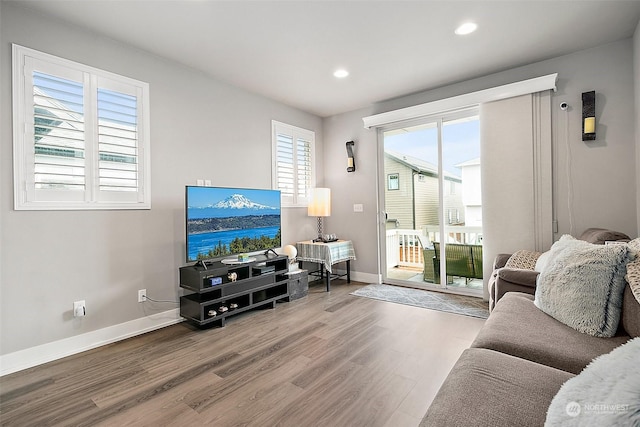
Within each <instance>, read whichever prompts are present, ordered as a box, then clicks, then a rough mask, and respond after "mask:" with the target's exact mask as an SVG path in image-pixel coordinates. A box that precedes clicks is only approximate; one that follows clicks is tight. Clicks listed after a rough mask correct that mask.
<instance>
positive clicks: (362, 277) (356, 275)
mask: <svg viewBox="0 0 640 427" xmlns="http://www.w3.org/2000/svg"><path fill="white" fill-rule="evenodd" d="M333 272H334V273H336V274H347V270H340V269H335V270H333ZM342 279H346V277H342ZM351 280H354V281H356V282H363V283H367V284H369V283H382V275H380V274H371V273H361V272H359V271H352V272H351Z"/></svg>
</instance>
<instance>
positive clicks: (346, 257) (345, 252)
mask: <svg viewBox="0 0 640 427" xmlns="http://www.w3.org/2000/svg"><path fill="white" fill-rule="evenodd" d="M296 248H297V250H298V256H297V259H298V262H302V261H307V262H314V263H317V264H320V277H321V278H324V269H325V268H326V270H327V276H326V280H327V292H329V291H330V290H331V278H332V276H333V278H337V277H343V276H347V283H351V260H355V259H356V253H355V251H354V249H353V243H352V242H351V240H338V241H335V242H329V243H323V242H313V241H311V240H307V241H304V242H298V243H296ZM339 262H346V264H347V273H346V274H333V273H332V271H331V270H332V267H333V265H334V264H337V263H339Z"/></svg>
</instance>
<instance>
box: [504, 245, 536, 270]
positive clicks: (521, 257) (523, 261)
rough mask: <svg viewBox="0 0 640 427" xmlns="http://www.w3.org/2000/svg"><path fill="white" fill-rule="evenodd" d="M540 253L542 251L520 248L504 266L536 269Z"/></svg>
mask: <svg viewBox="0 0 640 427" xmlns="http://www.w3.org/2000/svg"><path fill="white" fill-rule="evenodd" d="M540 255H542V253H541V252H535V251H527V250H520V251H517V252H515V253H514V254H513V255H511V256H510V257H509V259H508V260H507V263H506V264H505V265H504V266H505V267H508V268H519V269H521V270H534V269H535V268H536V261H537V260H538V257H540Z"/></svg>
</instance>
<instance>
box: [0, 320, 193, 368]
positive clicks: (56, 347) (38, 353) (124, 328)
mask: <svg viewBox="0 0 640 427" xmlns="http://www.w3.org/2000/svg"><path fill="white" fill-rule="evenodd" d="M183 320H184V319H183V318H182V317H180V310H179V309H177V308H176V309H173V310H168V311H163V312H162V313H156V314H152V315H149V316H146V317H141V318H139V319H135V320H131V321H129V322H125V323H120V324H119V325H114V326H109V327H107V328H103V329H98V330H97V331H92V332H87V333H85V334H81V335H76V336H74V337H70V338H65V339H62V340H59V341H54V342H51V343H47V344H42V345H39V346H36V347H31V348H27V349H24V350H19V351H16V352H13V353H9V354H4V355H2V356H0V376H2V375H8V374H11V373H14V372H18V371H22V370H23V369H28V368H31V367H34V366H37V365H42V364H43V363H47V362H51V361H53V360H58V359H62V358H63V357H67V356H71V355H73V354H77V353H81V352H83V351H87V350H91V349H93V348H96V347H100V346H103V345H107V344H111V343H114V342H116V341H121V340H124V339H127V338H131V337H134V336H136V335H141V334H144V333H147V332H151V331H155V330H156V329H160V328H164V327H165V326H170V325H174V324H176V323H179V322H182V321H183Z"/></svg>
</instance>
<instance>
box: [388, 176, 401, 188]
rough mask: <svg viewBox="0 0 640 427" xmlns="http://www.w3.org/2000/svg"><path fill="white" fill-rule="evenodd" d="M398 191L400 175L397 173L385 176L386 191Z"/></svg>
mask: <svg viewBox="0 0 640 427" xmlns="http://www.w3.org/2000/svg"><path fill="white" fill-rule="evenodd" d="M399 189H400V175H399V174H397V173H390V174H389V175H387V190H399Z"/></svg>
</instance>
